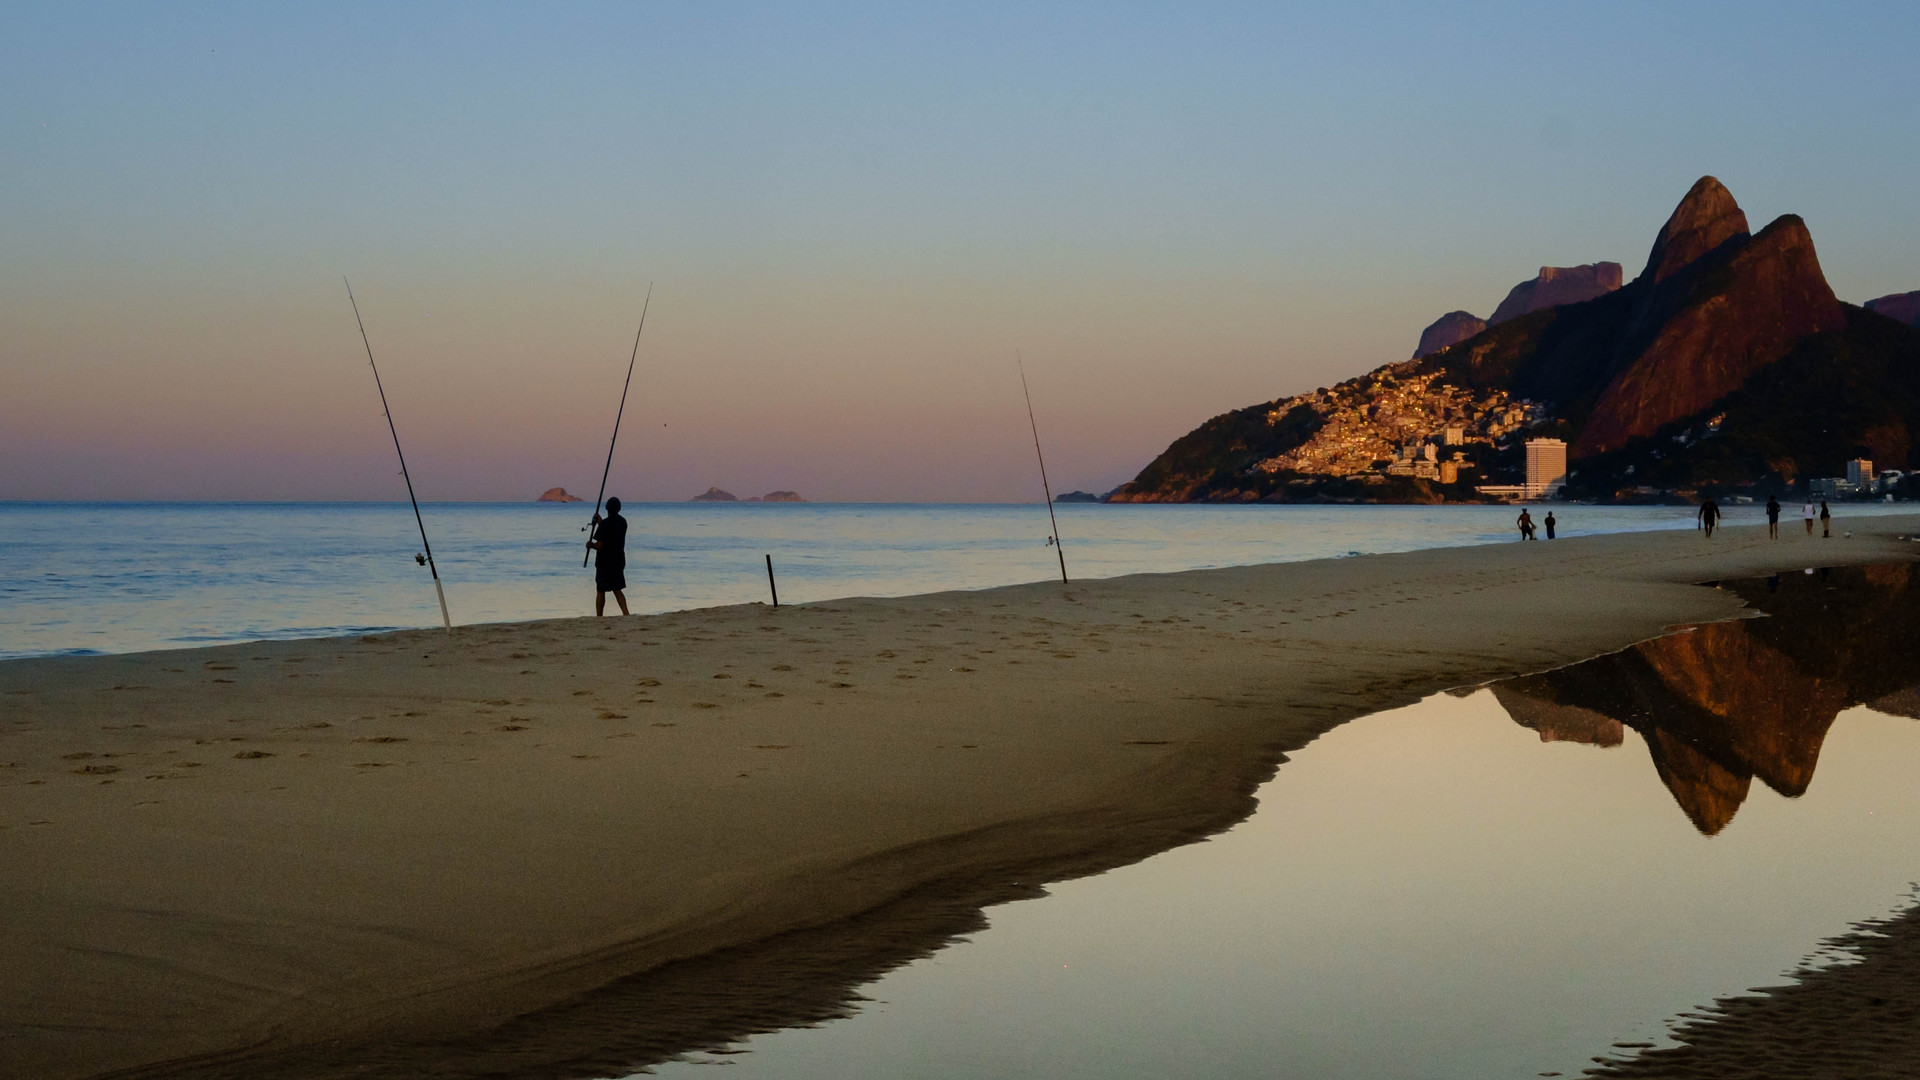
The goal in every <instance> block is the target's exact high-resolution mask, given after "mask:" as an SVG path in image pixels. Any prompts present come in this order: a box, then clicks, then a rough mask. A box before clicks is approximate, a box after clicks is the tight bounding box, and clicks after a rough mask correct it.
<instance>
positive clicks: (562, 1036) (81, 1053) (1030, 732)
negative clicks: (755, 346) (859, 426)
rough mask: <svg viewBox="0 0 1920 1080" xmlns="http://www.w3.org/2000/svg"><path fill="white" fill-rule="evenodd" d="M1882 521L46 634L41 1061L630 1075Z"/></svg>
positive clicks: (17, 777)
mask: <svg viewBox="0 0 1920 1080" xmlns="http://www.w3.org/2000/svg"><path fill="white" fill-rule="evenodd" d="M1850 524H1854V525H1855V533H1856V536H1855V538H1853V539H1850V540H1846V539H1839V538H1836V539H1833V540H1829V541H1824V542H1823V541H1820V540H1817V539H1814V540H1809V539H1806V538H1804V537H1794V536H1788V537H1787V538H1785V539H1782V540H1780V541H1777V542H1774V541H1769V540H1767V539H1766V538H1765V536H1764V535H1763V533H1762V532H1761V531H1760V530H1758V529H1733V530H1725V531H1723V532H1722V533H1721V534H1720V535H1719V536H1718V537H1716V538H1715V539H1714V540H1712V541H1710V542H1709V541H1706V540H1704V539H1702V537H1701V536H1700V535H1699V534H1698V533H1697V532H1667V533H1650V534H1637V535H1620V536H1605V537H1590V538H1582V539H1563V540H1557V541H1553V542H1539V543H1533V544H1526V545H1521V544H1517V543H1516V544H1505V545H1499V546H1492V547H1479V548H1459V549H1449V550H1439V551H1427V552H1417V553H1410V554H1404V555H1383V556H1367V557H1359V558H1351V559H1340V560H1331V561H1323V562H1314V563H1293V564H1280V565H1272V566H1261V567H1247V568H1237V569H1227V570H1211V571H1196V572H1191V573H1183V574H1170V575H1147V576H1136V577H1129V578H1121V579H1114V580H1108V581H1097V582H1087V583H1076V584H1074V585H1072V586H1071V587H1066V588H1063V587H1061V586H1059V585H1027V586H1019V587H1013V588H1004V589H994V590H986V591H980V592H966V593H945V594H935V595H930V596H920V597H910V598H903V599H863V600H846V601H837V602H832V603H825V604H813V605H805V606H801V607H790V608H781V609H779V610H778V611H774V610H769V609H767V608H765V607H761V606H742V607H733V608H719V609H711V610H704V611H693V612H685V613H678V614H672V615H664V616H658V617H647V618H633V619H622V620H607V621H595V620H591V619H577V620H559V621H548V622H538V623H525V624H516V625H502V626H483V627H470V628H462V629H460V630H458V631H457V632H456V633H454V634H453V635H452V636H451V637H449V636H447V635H445V634H443V633H440V632H438V631H420V632H407V633H399V634H391V635H382V636H380V637H379V638H378V639H371V638H369V639H358V638H356V639H328V640H309V641H292V642H275V643H262V644H252V645H241V646H232V647H223V648H216V649H196V650H185V651H172V652H160V653H148V654H141V655H133V656H117V657H89V658H58V659H39V660H25V661H11V662H5V663H0V866H4V867H5V871H6V872H5V875H4V878H0V1074H4V1075H7V1076H33V1077H50V1078H58V1077H86V1076H98V1075H105V1074H115V1075H137V1076H189V1075H190V1076H235V1077H239V1076H246V1077H309V1076H328V1075H339V1074H341V1073H345V1072H352V1073H353V1074H354V1075H363V1076H415V1075H422V1074H431V1075H438V1076H477V1075H493V1076H510V1075H545V1076H553V1075H594V1074H606V1073H609V1072H614V1071H617V1068H618V1067H619V1066H621V1065H630V1064H639V1063H644V1062H647V1061H654V1060H659V1059H660V1058H662V1057H664V1056H666V1055H669V1054H672V1053H675V1052H678V1051H682V1050H686V1049H690V1048H694V1047H697V1046H701V1045H708V1044H711V1043H712V1042H713V1041H715V1040H717V1039H724V1038H730V1037H734V1036H737V1035H739V1034H743V1033H746V1032H749V1031H754V1030H763V1029H765V1028H768V1027H772V1026H777V1025H779V1024H783V1023H792V1022H797V1021H801V1020H806V1019H810V1018H813V1019H817V1018H820V1017H824V1016H827V1015H832V1014H833V1012H834V1011H835V1010H836V1009H838V1008H839V1007H841V1005H842V1003H843V1002H844V999H845V996H846V993H847V991H848V989H849V988H850V987H852V986H853V985H856V984H857V983H858V982H860V981H861V980H863V979H866V978H870V977H872V976H873V975H875V974H878V973H879V972H880V971H884V970H885V969H886V968H887V967H888V966H891V965H893V964H897V963H899V962H901V961H902V960H904V959H906V958H908V957H911V956H913V955H918V954H920V953H922V952H924V951H926V950H927V949H930V948H934V947H937V946H938V945H939V944H940V943H941V942H943V941H945V940H947V939H948V938H949V937H950V936H951V935H953V934H956V933H961V932H965V931H966V930H968V929H970V928H973V927H975V926H977V925H978V924H979V908H980V907H981V906H982V905H985V904H989V903H994V902H997V901H999V900H1004V899H1009V898H1012V897H1014V896H1020V895H1032V894H1033V892H1034V891H1036V890H1037V889H1038V888H1039V887H1040V886H1041V885H1043V884H1044V883H1045V882H1047V881H1050V880H1058V879H1060V878H1064V877H1068V876H1073V875H1076V874H1084V873H1091V872H1096V871H1099V870H1101V869H1105V868H1107V867H1111V866H1115V865H1120V864H1123V863H1126V862H1129V861H1133V860H1136V859H1139V858H1143V857H1145V856H1147V855H1150V854H1152V853H1154V852H1156V851H1160V850H1164V849H1165V848H1167V847H1170V846H1173V845H1176V844H1179V843H1182V842H1185V841H1187V840H1190V839H1193V838H1195V837H1198V836H1202V835H1205V834H1207V833H1209V832H1213V831H1217V830H1219V829H1222V828H1225V827H1227V826H1229V825H1231V824H1233V823H1234V822H1236V821H1238V820H1240V819H1241V818H1243V817H1244V816H1245V815H1246V814H1247V813H1248V812H1249V811H1250V810H1251V809H1252V806H1253V800H1252V792H1253V791H1254V789H1255V788H1256V787H1257V786H1258V785H1259V784H1260V783H1261V782H1262V781H1263V780H1265V779H1266V778H1268V777H1269V776H1271V775H1272V773H1273V770H1274V768H1275V767H1276V766H1277V765H1278V764H1279V763H1280V762H1282V761H1283V760H1284V754H1285V753H1286V752H1287V751H1289V750H1292V749H1295V748H1298V747H1300V746H1302V745H1305V744H1306V743H1308V742H1310V741H1311V740H1312V739H1313V738H1314V737H1315V736H1317V735H1318V734H1320V733H1322V732H1325V731H1326V730H1328V729H1329V728H1331V727H1333V726H1335V725H1337V724H1340V723H1342V722H1344V721H1346V720H1348V719H1351V718H1353V717H1356V716H1359V715H1362V714H1364V713H1367V712H1372V711H1375V710H1378V709H1381V708H1387V707H1392V706H1398V705H1403V704H1407V703H1409V702H1412V701H1415V700H1417V699H1419V698H1420V697H1423V696H1425V695H1427V694H1430V693H1433V692H1435V691H1438V690H1441V689H1444V688H1448V687H1454V686H1459V685H1462V684H1471V683H1478V682H1482V681H1485V680H1489V679H1494V678H1499V677H1505V676H1510V675H1515V674H1520V673H1524V672H1529V671H1538V670H1541V669H1544V668H1548V667H1553V666H1556V665H1559V664H1564V663H1568V662H1571V661H1575V660H1580V659H1584V658H1587V657H1591V656H1594V655H1597V654H1600V653H1603V652H1607V651H1611V650H1614V649H1619V648H1622V647H1624V646H1626V645H1628V644H1631V643H1632V642H1635V641H1638V640H1642V639H1645V638H1648V637H1651V636H1653V635H1656V634H1658V633H1660V632H1661V631H1662V630H1663V629H1665V628H1667V627H1669V626H1672V625H1676V624H1682V623H1691V622H1702V621H1708V620H1716V619H1724V618H1730V617H1736V616H1738V615H1739V614H1740V608H1739V603H1738V601H1737V599H1736V598H1734V597H1733V596H1732V595H1730V594H1729V593H1726V592H1722V591H1719V590H1712V589H1701V588H1695V587H1691V586H1690V585H1689V584H1688V583H1691V582H1698V581H1702V580H1706V579H1713V578H1721V577H1732V576H1743V575H1754V574H1760V573H1766V572H1769V571H1772V570H1776V569H1783V568H1790V567H1800V566H1807V565H1837V564H1842V563H1863V562H1884V561H1893V560H1901V559H1911V558H1913V557H1914V556H1915V554H1916V553H1917V552H1920V544H1915V543H1913V542H1911V541H1906V540H1900V539H1895V537H1896V535H1908V534H1911V533H1912V532H1913V531H1914V530H1915V529H1916V528H1920V520H1916V519H1913V518H1891V517H1889V518H1874V519H1869V520H1867V521H1862V522H1858V523H1850Z"/></svg>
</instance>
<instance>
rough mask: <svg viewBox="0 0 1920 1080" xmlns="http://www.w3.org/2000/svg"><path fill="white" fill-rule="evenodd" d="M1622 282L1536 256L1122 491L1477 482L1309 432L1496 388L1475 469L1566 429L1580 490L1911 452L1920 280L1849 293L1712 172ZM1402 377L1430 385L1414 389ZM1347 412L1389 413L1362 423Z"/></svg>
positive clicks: (1370, 434) (1587, 493) (1193, 494)
mask: <svg viewBox="0 0 1920 1080" xmlns="http://www.w3.org/2000/svg"><path fill="white" fill-rule="evenodd" d="M1620 279H1621V268H1620V266H1619V265H1618V264H1616V263H1596V264H1593V265H1590V266H1581V267H1573V268H1554V267H1548V268H1543V269H1542V271H1541V275H1540V277H1538V278H1536V279H1534V280H1532V281H1529V282H1524V283H1522V284H1521V285H1519V286H1517V287H1516V288H1515V289H1514V290H1513V292H1512V293H1510V294H1509V295H1508V297H1507V299H1506V300H1505V301H1504V302H1503V303H1502V304H1501V305H1500V307H1499V308H1498V309H1496V311H1495V312H1494V314H1493V317H1492V318H1491V319H1489V320H1487V321H1486V322H1484V323H1483V322H1482V321H1481V320H1479V319H1478V318H1476V317H1475V316H1473V315H1471V314H1468V313H1466V312H1452V313H1450V314H1448V315H1446V316H1444V317H1442V319H1441V320H1440V321H1439V322H1436V323H1435V324H1434V325H1433V326H1431V327H1429V328H1428V330H1427V333H1426V334H1425V335H1423V336H1422V340H1421V347H1420V350H1419V351H1418V353H1417V355H1416V356H1415V358H1414V359H1413V360H1411V361H1408V362H1405V363H1402V364H1394V365H1389V366H1388V367H1386V368H1382V369H1380V370H1379V371H1376V372H1374V373H1371V374H1370V375H1368V376H1362V377H1361V378H1360V379H1356V380H1352V381H1351V383H1350V384H1342V386H1341V387H1336V388H1334V390H1333V392H1329V391H1327V390H1324V389H1323V390H1320V391H1316V392H1314V393H1311V394H1303V395H1299V396H1298V397H1295V398H1291V399H1282V400H1279V401H1273V402H1263V403H1261V404H1259V405H1254V406H1250V407H1248V408H1246V409H1240V410H1236V411H1235V412H1231V413H1226V414H1223V415H1221V416H1218V417H1215V418H1213V419H1212V420H1209V421H1208V422H1207V423H1206V424H1203V425H1202V426H1201V427H1200V428H1198V429H1196V430H1195V431H1193V432H1191V433H1189V434H1187V435H1186V436H1183V437H1182V438H1181V439H1179V440H1177V441H1175V442H1174V444H1173V445H1172V446H1170V447H1168V449H1167V450H1166V452H1164V453H1162V454H1161V455H1160V456H1159V457H1158V458H1156V459H1155V460H1154V461H1153V462H1152V463H1151V464H1149V465H1148V466H1147V468H1146V469H1144V470H1143V471H1142V472H1141V473H1140V475H1139V476H1138V477H1136V478H1135V479H1134V480H1133V481H1131V482H1130V483H1127V484H1124V485H1122V486H1121V487H1120V488H1119V489H1117V490H1116V491H1115V492H1114V493H1113V495H1112V498H1113V500H1114V501H1117V502H1182V501H1255V500H1260V501H1312V500H1323V499H1327V498H1339V499H1342V500H1345V499H1355V500H1360V501H1442V500H1444V499H1446V498H1449V497H1453V498H1458V497H1471V492H1472V489H1471V486H1470V485H1469V484H1468V483H1466V482H1465V481H1464V479H1463V481H1462V482H1461V483H1458V484H1455V485H1440V484H1434V483H1429V482H1428V481H1425V480H1413V479H1410V478H1403V477H1392V478H1389V477H1388V476H1386V475H1383V474H1382V471H1383V469H1384V467H1385V466H1387V465H1388V464H1389V462H1387V461H1384V460H1383V461H1369V462H1367V463H1366V466H1365V468H1361V467H1360V466H1357V465H1355V464H1354V462H1355V461H1356V460H1357V459H1356V458H1355V456H1354V455H1352V454H1348V455H1345V456H1342V455H1339V454H1319V455H1317V454H1308V453H1302V452H1301V451H1302V448H1303V447H1308V446H1309V444H1310V443H1312V442H1313V440H1316V439H1319V440H1320V441H1321V442H1326V441H1328V440H1329V439H1334V438H1337V439H1339V440H1341V441H1344V442H1346V443H1354V442H1355V440H1358V441H1359V445H1361V446H1362V447H1363V448H1364V447H1365V446H1366V445H1367V444H1368V442H1367V441H1368V440H1369V439H1372V440H1374V442H1375V443H1377V444H1378V445H1411V444H1413V443H1418V442H1422V441H1431V442H1439V443H1444V442H1445V441H1446V440H1445V439H1444V437H1443V435H1442V433H1443V432H1444V431H1446V430H1447V429H1448V426H1449V424H1450V423H1452V424H1455V425H1457V424H1458V423H1459V421H1460V417H1459V415H1457V414H1458V413H1459V412H1460V411H1461V410H1462V409H1465V410H1466V411H1467V412H1468V413H1469V414H1470V415H1469V422H1470V421H1471V415H1472V414H1476V413H1478V414H1484V413H1486V412H1488V411H1489V407H1491V408H1494V409H1498V410H1501V414H1502V415H1503V416H1507V417H1509V418H1511V417H1514V416H1519V417H1522V418H1523V420H1522V422H1521V423H1518V424H1514V425H1502V426H1499V427H1498V428H1495V429H1487V430H1497V431H1498V432H1499V439H1495V440H1492V441H1490V442H1489V445H1487V446H1486V447H1484V448H1482V450H1483V452H1481V453H1479V454H1478V455H1477V456H1476V458H1475V460H1474V465H1475V466H1477V468H1478V471H1479V478H1480V481H1481V482H1483V483H1484V482H1489V481H1495V480H1499V479H1501V477H1499V476H1498V475H1497V470H1499V469H1500V468H1501V467H1502V466H1503V465H1504V464H1505V463H1506V462H1510V461H1511V460H1513V458H1514V455H1515V452H1516V450H1517V443H1518V441H1519V438H1520V436H1522V435H1523V434H1524V435H1525V436H1527V437H1535V436H1557V437H1560V438H1563V439H1565V440H1566V441H1567V442H1568V443H1569V444H1570V445H1569V453H1570V456H1571V458H1572V465H1573V472H1572V474H1571V477H1570V482H1569V493H1570V494H1573V495H1576V496H1581V497H1588V498H1599V499H1614V498H1631V497H1634V496H1635V495H1636V494H1646V493H1650V492H1694V491H1702V492H1734V491H1741V490H1762V489H1765V490H1783V491H1784V490H1787V489H1789V488H1790V487H1792V486H1793V485H1794V483H1795V482H1796V481H1797V480H1799V479H1801V478H1805V477H1807V476H1823V475H1829V474H1831V473H1832V472H1833V471H1834V470H1835V469H1836V468H1837V467H1838V466H1839V464H1840V463H1841V462H1843V461H1846V460H1848V459H1850V458H1854V457H1867V458H1871V459H1872V460H1874V461H1875V462H1877V463H1880V464H1882V465H1883V467H1892V468H1906V467H1908V466H1909V465H1910V464H1911V463H1912V456H1913V451H1914V435H1915V433H1916V432H1917V431H1920V328H1916V327H1915V326H1914V325H1912V322H1913V320H1915V319H1916V318H1920V294H1904V295H1900V296H1891V297H1884V298H1882V299H1880V300H1877V301H1873V302H1871V303H1870V304H1869V305H1868V306H1867V307H1864V308H1863V307H1855V306H1853V305H1850V304H1844V303H1842V302H1841V301H1839V300H1838V299H1837V298H1836V297H1835V296H1834V294H1833V290H1832V288H1830V287H1829V286H1828V284H1827V281H1826V277H1825V276H1824V274H1823V273H1822V272H1821V269H1820V263H1819V259H1818V257H1817V256H1816V254H1815V252H1814V246H1813V238H1812V236H1811V235H1810V234H1809V233H1808V231H1807V227H1806V224H1805V223H1804V222H1803V221H1802V220H1801V219H1800V218H1799V217H1797V216H1795V215H1792V214H1787V215H1783V216H1781V217H1779V218H1777V219H1775V220H1774V221H1773V222H1771V223H1770V224H1768V225H1767V227H1766V228H1764V229H1762V230H1760V232H1759V233H1757V234H1755V233H1751V232H1750V231H1749V229H1748V224H1747V218H1746V214H1745V213H1744V212H1742V211H1741V209H1740V206H1739V204H1738V203H1736V202H1735V201H1734V198H1733V195H1732V194H1731V193H1730V192H1728V190H1727V189H1726V188H1725V187H1724V186H1723V185H1722V184H1721V183H1720V182H1719V181H1718V180H1716V179H1714V178H1713V177H1710V176H1709V177H1703V178H1702V179H1701V180H1700V181H1699V182H1697V183H1696V184H1694V186H1693V188H1692V190H1691V191H1689V192H1688V193H1687V196H1686V198H1685V199H1683V200H1681V202H1680V205H1679V207H1678V208H1676V209H1675V210H1674V212H1673V215H1672V217H1670V218H1669V219H1668V220H1667V223H1666V225H1665V226H1664V227H1663V228H1661V230H1660V233H1659V236H1658V237H1657V238H1656V239H1655V240H1654V244H1653V249H1652V251H1651V252H1650V253H1649V255H1648V258H1647V263H1646V267H1645V269H1644V270H1642V271H1641V273H1640V275H1639V276H1638V277H1636V278H1634V279H1633V280H1632V281H1631V282H1627V283H1626V284H1624V285H1622V284H1621V281H1620ZM1409 387H1417V388H1418V395H1417V397H1418V398H1419V399H1420V400H1416V401H1409V400H1408V397H1409V390H1408V388H1409ZM1356 394H1357V395H1358V396H1359V398H1360V407H1359V408H1358V410H1357V411H1356V409H1355V397H1356ZM1388 395H1391V397H1389V396H1388ZM1421 401H1426V402H1428V403H1429V404H1430V405H1434V407H1430V408H1426V409H1424V410H1423V409H1422V408H1421V407H1420V402H1421ZM1368 402H1372V404H1368ZM1434 403H1438V404H1437V405H1435V404H1434ZM1449 414H1453V415H1449ZM1355 417H1358V418H1359V421H1358V423H1359V424H1360V425H1363V426H1365V425H1372V426H1373V428H1375V429H1377V430H1356V429H1355V420H1354V418H1355ZM1500 440H1504V441H1500ZM1360 456H1362V457H1364V456H1365V455H1364V453H1363V454H1361V455H1360ZM1320 462H1329V463H1337V464H1327V465H1321V464H1318V463H1320ZM1490 474H1492V475H1490ZM1388 481H1391V482H1388Z"/></svg>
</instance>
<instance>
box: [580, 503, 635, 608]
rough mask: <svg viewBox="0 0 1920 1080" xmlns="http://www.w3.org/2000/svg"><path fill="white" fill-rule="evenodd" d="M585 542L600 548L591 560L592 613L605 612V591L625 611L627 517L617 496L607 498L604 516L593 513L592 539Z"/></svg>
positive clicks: (589, 545)
mask: <svg viewBox="0 0 1920 1080" xmlns="http://www.w3.org/2000/svg"><path fill="white" fill-rule="evenodd" d="M587 546H588V547H590V548H592V549H593V550H595V551H597V552H599V554H598V555H596V556H595V557H594V560H593V588H594V594H593V613H594V614H595V615H605V614H606V613H607V594H608V593H612V594H613V599H614V602H615V603H617V604H619V605H620V614H622V615H626V614H630V613H629V612H628V611H627V593H626V588H627V519H626V518H623V517H621V516H620V500H619V499H608V500H607V516H606V517H604V518H603V517H601V516H600V515H598V514H595V515H594V517H593V539H591V540H589V541H587Z"/></svg>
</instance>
